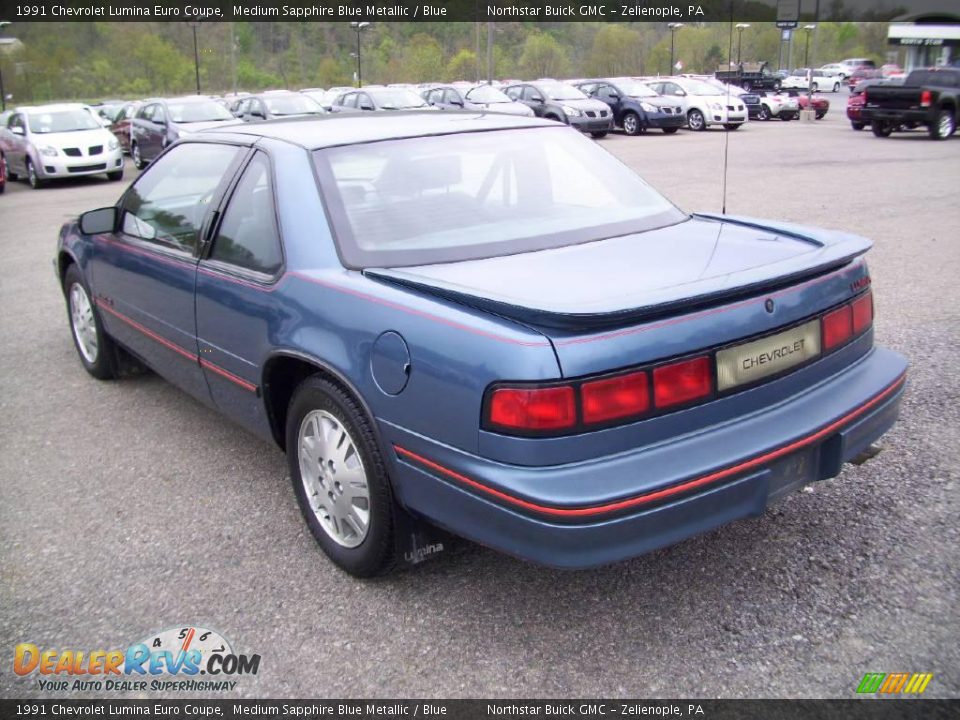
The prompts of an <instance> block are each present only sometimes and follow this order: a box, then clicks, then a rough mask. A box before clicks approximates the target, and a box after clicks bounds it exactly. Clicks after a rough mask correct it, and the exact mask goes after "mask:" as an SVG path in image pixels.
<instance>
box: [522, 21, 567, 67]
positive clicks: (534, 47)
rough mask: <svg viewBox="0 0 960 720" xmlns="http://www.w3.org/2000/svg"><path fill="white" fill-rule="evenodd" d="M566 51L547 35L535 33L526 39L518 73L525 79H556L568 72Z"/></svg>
mask: <svg viewBox="0 0 960 720" xmlns="http://www.w3.org/2000/svg"><path fill="white" fill-rule="evenodd" d="M569 65H570V61H569V58H568V57H567V52H566V50H564V49H563V46H562V45H560V43H558V42H557V41H556V40H555V39H554V37H553V36H552V35H550V34H548V33H542V32H535V33H533V34H532V35H529V36H528V37H527V40H526V42H524V44H523V52H521V53H520V62H519V66H520V72H521V73H522V74H523V76H524V77H527V78H541V77H556V78H559V77H561V76H563V75H565V74H566V73H567V72H568V68H569Z"/></svg>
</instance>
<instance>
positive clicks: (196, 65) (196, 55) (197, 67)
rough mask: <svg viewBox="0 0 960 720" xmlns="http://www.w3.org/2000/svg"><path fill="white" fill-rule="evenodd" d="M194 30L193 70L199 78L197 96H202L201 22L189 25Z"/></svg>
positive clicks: (197, 21) (193, 22)
mask: <svg viewBox="0 0 960 720" xmlns="http://www.w3.org/2000/svg"><path fill="white" fill-rule="evenodd" d="M189 25H190V27H191V28H192V29H193V69H194V71H195V73H196V76H197V95H199V94H200V48H199V46H198V45H197V28H198V27H200V21H199V20H191V21H190V23H189Z"/></svg>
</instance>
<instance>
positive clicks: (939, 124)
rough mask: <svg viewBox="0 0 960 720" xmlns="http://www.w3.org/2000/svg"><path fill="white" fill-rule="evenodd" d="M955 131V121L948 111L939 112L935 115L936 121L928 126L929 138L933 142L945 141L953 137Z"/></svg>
mask: <svg viewBox="0 0 960 720" xmlns="http://www.w3.org/2000/svg"><path fill="white" fill-rule="evenodd" d="M956 129H957V120H956V117H955V116H954V114H953V113H952V112H951V111H950V110H941V111H940V112H939V113H937V119H936V120H934V122H933V124H932V125H931V126H930V129H929V133H930V137H931V138H933V139H934V140H946V139H947V138H948V137H950V136H951V135H953V133H954V132H956Z"/></svg>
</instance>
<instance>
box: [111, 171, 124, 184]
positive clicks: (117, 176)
mask: <svg viewBox="0 0 960 720" xmlns="http://www.w3.org/2000/svg"><path fill="white" fill-rule="evenodd" d="M107 180H110V181H111V182H116V181H117V180H123V168H120V169H119V170H114V171H112V172H108V173H107Z"/></svg>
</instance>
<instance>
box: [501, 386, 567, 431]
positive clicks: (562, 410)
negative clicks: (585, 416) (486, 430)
mask: <svg viewBox="0 0 960 720" xmlns="http://www.w3.org/2000/svg"><path fill="white" fill-rule="evenodd" d="M576 422H577V406H576V402H575V399H574V393H573V388H572V387H569V386H563V387H549V388H530V389H524V388H498V389H497V390H494V391H493V395H492V396H491V397H490V423H491V424H493V425H499V426H500V427H505V428H513V429H517V430H534V431H536V430H561V429H563V428H569V427H573V426H574V425H575V424H576Z"/></svg>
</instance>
